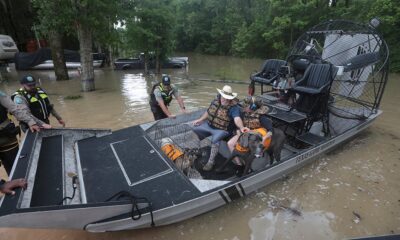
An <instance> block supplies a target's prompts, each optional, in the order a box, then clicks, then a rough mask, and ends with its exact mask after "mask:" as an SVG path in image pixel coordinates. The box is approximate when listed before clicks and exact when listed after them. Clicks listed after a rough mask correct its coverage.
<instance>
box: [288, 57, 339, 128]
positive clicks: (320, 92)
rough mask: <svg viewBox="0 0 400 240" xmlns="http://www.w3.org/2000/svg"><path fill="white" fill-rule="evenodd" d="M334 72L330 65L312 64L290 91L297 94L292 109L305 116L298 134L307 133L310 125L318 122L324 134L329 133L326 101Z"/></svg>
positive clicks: (334, 69)
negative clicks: (322, 127) (320, 122)
mask: <svg viewBox="0 0 400 240" xmlns="http://www.w3.org/2000/svg"><path fill="white" fill-rule="evenodd" d="M336 71H337V69H336V68H335V67H334V66H333V65H331V64H313V63H312V64H310V65H309V66H308V68H307V70H306V71H305V73H304V75H303V77H302V78H300V79H299V80H298V81H296V82H295V84H294V86H293V87H292V89H291V90H290V91H292V92H294V93H296V94H298V98H297V99H296V101H295V104H294V108H295V109H296V110H297V111H299V112H302V113H305V114H306V115H307V120H306V121H305V122H304V127H303V128H302V130H301V131H300V133H301V132H303V133H304V131H305V132H308V130H309V129H310V128H311V126H312V124H313V123H314V122H315V121H320V120H322V122H323V123H324V129H325V132H326V133H329V128H328V127H327V126H328V121H329V120H328V117H329V114H328V99H329V92H330V88H331V85H332V82H333V79H334V78H335V75H336Z"/></svg>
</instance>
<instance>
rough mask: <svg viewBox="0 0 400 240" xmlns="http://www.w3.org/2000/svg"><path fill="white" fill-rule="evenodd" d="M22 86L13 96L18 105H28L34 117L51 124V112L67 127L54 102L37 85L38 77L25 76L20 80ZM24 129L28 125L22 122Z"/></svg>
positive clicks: (24, 129) (23, 129)
mask: <svg viewBox="0 0 400 240" xmlns="http://www.w3.org/2000/svg"><path fill="white" fill-rule="evenodd" d="M20 83H21V85H22V88H20V89H19V90H17V91H16V92H15V93H14V94H13V95H12V96H11V98H12V99H13V101H14V102H15V103H16V104H18V105H24V106H26V107H28V108H29V109H30V111H31V113H32V115H33V116H34V117H36V118H37V119H39V120H40V121H43V122H44V123H47V124H50V119H49V117H50V114H51V115H53V116H54V117H55V118H56V119H57V120H58V122H59V123H60V124H61V125H62V126H63V127H65V122H64V120H63V119H62V117H61V116H60V115H59V114H58V113H57V112H56V110H55V109H54V106H53V104H51V103H50V100H49V96H48V95H47V94H46V92H45V91H44V90H43V89H42V88H41V87H37V86H36V79H35V78H34V77H33V76H30V75H27V76H24V77H23V78H22V79H21V81H20ZM20 125H21V129H22V131H24V132H25V131H26V130H27V129H28V126H27V125H26V124H25V123H21V124H20Z"/></svg>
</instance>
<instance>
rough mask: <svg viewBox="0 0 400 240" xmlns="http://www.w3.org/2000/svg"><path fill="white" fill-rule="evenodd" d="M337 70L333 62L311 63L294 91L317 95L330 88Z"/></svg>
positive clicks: (294, 87)
mask: <svg viewBox="0 0 400 240" xmlns="http://www.w3.org/2000/svg"><path fill="white" fill-rule="evenodd" d="M335 72H336V70H335V69H334V67H333V66H332V65H331V64H310V66H309V67H308V68H307V70H306V72H305V73H304V75H303V77H302V78H301V79H299V80H297V81H296V82H295V84H294V86H293V87H292V89H291V90H292V91H294V92H296V93H299V94H310V95H316V94H321V93H324V92H326V91H327V90H329V87H330V85H331V83H332V80H333V78H334V74H335Z"/></svg>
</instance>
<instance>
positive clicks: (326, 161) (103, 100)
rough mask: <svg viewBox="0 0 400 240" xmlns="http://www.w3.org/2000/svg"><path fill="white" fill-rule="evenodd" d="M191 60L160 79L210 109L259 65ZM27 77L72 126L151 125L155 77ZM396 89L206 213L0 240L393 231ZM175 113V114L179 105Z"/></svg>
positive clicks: (333, 235) (399, 99) (7, 86)
mask: <svg viewBox="0 0 400 240" xmlns="http://www.w3.org/2000/svg"><path fill="white" fill-rule="evenodd" d="M187 56H189V61H190V64H189V65H190V66H189V69H188V70H187V71H185V70H166V71H164V73H168V74H170V75H171V76H172V81H173V83H175V84H176V85H177V86H178V87H179V90H180V92H181V95H182V96H183V98H184V101H185V105H186V107H187V110H189V111H190V110H196V109H198V108H200V107H206V106H208V104H209V102H210V101H211V99H212V98H213V97H214V96H215V95H216V90H215V88H217V87H218V88H221V87H222V86H223V85H224V83H223V82H219V81H221V80H224V81H228V82H230V83H229V84H230V85H231V86H232V87H233V90H234V91H236V92H238V93H239V97H244V96H245V94H246V92H247V81H248V77H249V75H250V73H251V72H253V71H254V70H256V69H258V68H259V67H260V66H261V64H262V60H259V59H236V58H231V57H217V56H204V55H196V54H190V55H187ZM25 73H26V72H25ZM25 73H24V72H16V71H15V70H13V71H12V72H11V73H10V74H9V75H8V77H9V81H8V82H4V83H2V84H1V87H0V89H1V90H3V91H6V92H7V93H9V94H11V93H13V92H14V91H15V90H16V89H17V88H18V87H19V86H18V81H17V80H18V79H19V78H20V77H21V76H22V75H23V74H25ZM31 73H32V74H33V75H35V76H37V77H38V78H40V79H41V84H42V87H43V88H44V89H45V90H47V92H48V93H49V95H50V99H51V101H52V103H53V104H54V105H55V108H56V110H57V111H58V112H59V113H60V114H61V115H62V116H63V118H64V120H65V121H66V123H67V126H68V127H79V128H110V129H113V130H116V129H120V128H124V127H128V126H131V125H134V124H138V123H143V122H148V121H151V120H152V114H151V112H150V109H149V106H148V100H149V95H148V93H149V91H150V89H151V82H152V81H154V80H155V79H156V78H155V77H144V75H143V74H141V73H140V72H139V71H133V70H132V71H113V70H111V69H97V70H95V79H96V89H97V90H96V91H94V92H89V93H82V92H80V83H79V80H78V79H77V76H78V72H77V71H76V70H73V71H70V76H71V77H72V80H69V81H62V82H57V81H55V80H54V74H53V73H52V72H51V71H32V72H31ZM211 80H218V81H217V82H215V81H211ZM231 82H233V83H231ZM399 89H400V75H395V74H392V75H390V80H389V82H388V85H387V87H386V92H385V94H384V96H383V101H382V105H381V109H382V110H383V111H384V113H383V114H382V115H381V116H380V117H379V118H378V120H377V121H375V122H374V123H373V125H372V126H371V127H369V128H368V129H366V130H365V131H363V132H362V133H361V134H359V135H358V136H357V137H355V138H354V139H352V140H351V141H349V142H347V143H345V144H343V145H341V146H340V147H338V148H337V149H335V150H334V151H332V152H330V153H329V154H325V155H322V156H320V157H319V158H317V160H316V161H315V162H314V163H312V164H310V165H307V166H305V167H304V168H302V169H300V170H299V171H297V172H295V173H293V174H291V175H289V176H288V177H287V178H285V179H282V180H279V181H277V182H275V183H273V184H271V185H269V186H267V187H264V188H261V189H259V190H258V191H257V192H256V193H253V194H251V195H249V196H247V197H245V198H242V199H240V200H237V201H236V202H233V203H231V204H229V205H227V206H224V207H222V208H219V209H217V210H215V211H212V212H210V213H206V214H203V215H201V216H197V217H194V218H192V219H189V220H186V221H183V222H180V223H176V224H173V225H169V226H164V227H156V228H153V229H144V230H129V231H121V232H112V233H87V232H85V231H82V230H48V229H10V228H0V239H7V240H13V239H35V240H36V239H43V240H44V239H96V240H97V239H193V240H195V239H232V240H233V239H235V240H238V239H241V240H243V239H254V240H258V239H275V240H279V239H307V240H313V239H343V238H349V237H358V236H367V235H382V234H390V233H397V234H399V233H400V191H399V189H400V174H399V170H400V125H399V124H398V121H399V120H398V118H399V117H400V108H399V107H398V104H399V103H400V94H398V91H399ZM74 98H77V99H74ZM171 109H172V112H173V113H176V114H179V107H178V105H177V103H176V101H173V103H172V106H171ZM52 120H53V122H52V123H53V125H54V126H57V123H56V120H55V119H52ZM2 172H3V170H2ZM1 176H4V173H2V174H1ZM286 207H293V208H294V209H297V210H299V212H293V211H290V210H287V208H286ZM285 209H286V210H285Z"/></svg>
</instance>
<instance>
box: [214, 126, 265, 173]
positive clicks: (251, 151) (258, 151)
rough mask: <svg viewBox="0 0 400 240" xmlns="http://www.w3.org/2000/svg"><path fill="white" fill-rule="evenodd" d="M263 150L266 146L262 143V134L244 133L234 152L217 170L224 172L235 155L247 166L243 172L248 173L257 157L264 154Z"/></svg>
mask: <svg viewBox="0 0 400 240" xmlns="http://www.w3.org/2000/svg"><path fill="white" fill-rule="evenodd" d="M263 150H264V146H263V144H262V137H261V135H259V134H255V133H252V132H246V133H242V134H241V135H240V137H239V139H238V142H237V144H236V146H235V149H234V150H233V152H232V154H231V155H230V156H229V158H227V159H226V161H225V162H224V163H223V164H222V165H221V167H219V168H218V169H217V172H222V171H223V170H224V168H225V167H226V165H227V164H228V163H229V162H230V161H232V159H233V158H234V157H238V158H239V159H240V160H241V161H242V162H243V163H244V166H245V167H244V172H243V174H247V173H248V172H249V170H250V167H251V163H252V162H253V160H254V159H255V158H257V157H261V156H262V154H263Z"/></svg>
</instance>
